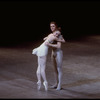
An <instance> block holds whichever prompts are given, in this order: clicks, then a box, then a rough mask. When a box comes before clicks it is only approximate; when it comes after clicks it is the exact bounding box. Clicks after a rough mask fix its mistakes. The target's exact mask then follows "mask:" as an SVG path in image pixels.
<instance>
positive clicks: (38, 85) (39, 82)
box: [37, 81, 41, 90]
mask: <svg viewBox="0 0 100 100" xmlns="http://www.w3.org/2000/svg"><path fill="white" fill-rule="evenodd" d="M37 89H38V90H40V89H41V81H38V82H37Z"/></svg>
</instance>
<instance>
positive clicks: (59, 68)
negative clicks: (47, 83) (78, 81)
mask: <svg viewBox="0 0 100 100" xmlns="http://www.w3.org/2000/svg"><path fill="white" fill-rule="evenodd" d="M62 61H63V52H62V51H58V52H57V56H56V63H57V72H58V85H57V90H60V89H61V85H62Z"/></svg>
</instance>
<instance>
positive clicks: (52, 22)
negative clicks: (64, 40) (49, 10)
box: [50, 21, 58, 27]
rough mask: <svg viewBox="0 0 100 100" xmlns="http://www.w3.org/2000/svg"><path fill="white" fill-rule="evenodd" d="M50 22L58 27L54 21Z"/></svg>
mask: <svg viewBox="0 0 100 100" xmlns="http://www.w3.org/2000/svg"><path fill="white" fill-rule="evenodd" d="M50 24H55V26H56V27H58V25H57V23H56V22H55V21H51V22H50Z"/></svg>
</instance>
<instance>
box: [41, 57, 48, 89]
mask: <svg viewBox="0 0 100 100" xmlns="http://www.w3.org/2000/svg"><path fill="white" fill-rule="evenodd" d="M40 59H41V60H40V66H41V76H42V78H43V80H44V82H43V85H44V86H45V90H48V82H47V79H46V72H45V69H46V61H47V56H43V57H41V58H40Z"/></svg>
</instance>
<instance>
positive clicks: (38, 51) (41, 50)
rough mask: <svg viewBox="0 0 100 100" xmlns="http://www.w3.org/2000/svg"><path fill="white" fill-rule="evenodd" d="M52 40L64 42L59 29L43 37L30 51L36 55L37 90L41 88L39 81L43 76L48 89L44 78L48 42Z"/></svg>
mask: <svg viewBox="0 0 100 100" xmlns="http://www.w3.org/2000/svg"><path fill="white" fill-rule="evenodd" d="M59 36H60V38H59ZM54 41H57V42H63V43H64V42H65V40H64V38H63V37H62V35H61V31H60V30H59V29H58V28H56V30H55V31H54V32H53V33H51V34H49V35H48V36H47V37H45V38H44V42H43V43H42V44H41V45H40V46H39V47H37V48H34V49H33V51H32V54H34V55H36V56H37V57H38V68H37V71H36V75H37V79H38V82H37V88H38V90H40V89H41V83H42V80H41V78H43V81H44V82H43V85H44V87H45V90H46V91H47V90H48V81H47V78H46V73H45V69H46V62H47V55H48V49H49V47H50V44H52V43H54Z"/></svg>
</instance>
